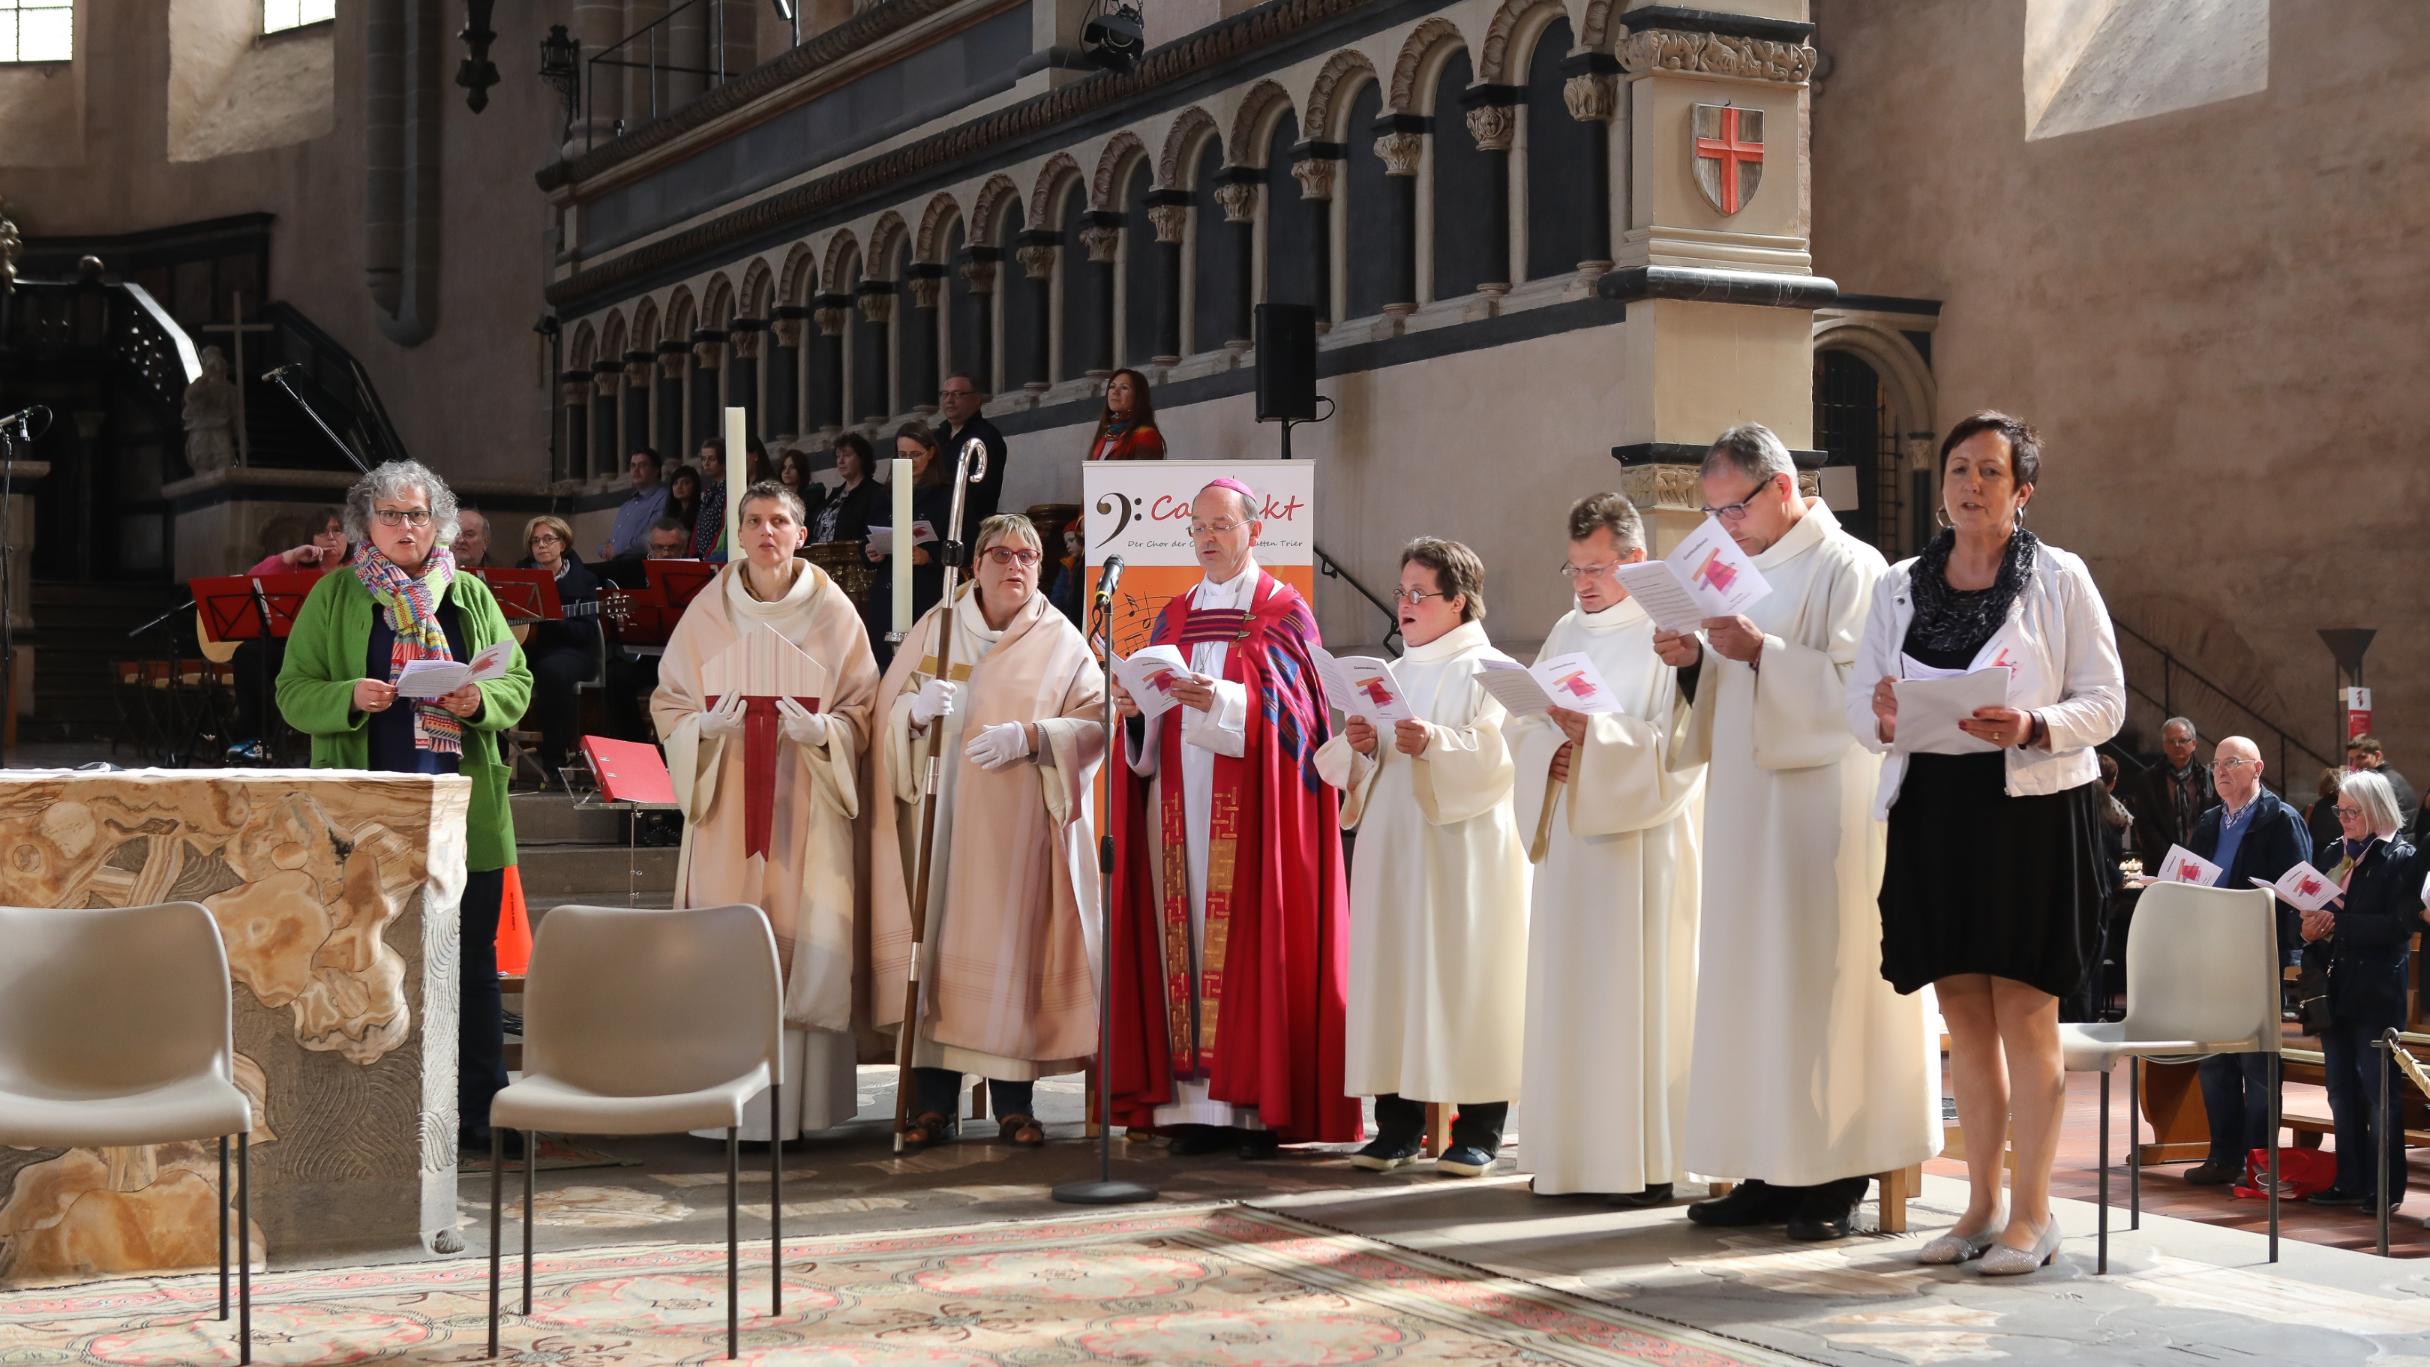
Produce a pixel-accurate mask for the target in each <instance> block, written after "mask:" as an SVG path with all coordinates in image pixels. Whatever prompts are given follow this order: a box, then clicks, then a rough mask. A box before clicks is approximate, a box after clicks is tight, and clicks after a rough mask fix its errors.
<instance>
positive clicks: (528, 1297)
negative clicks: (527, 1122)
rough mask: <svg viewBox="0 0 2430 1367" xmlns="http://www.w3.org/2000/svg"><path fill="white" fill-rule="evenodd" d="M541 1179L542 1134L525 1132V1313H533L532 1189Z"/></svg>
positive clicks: (533, 1131) (534, 1131) (532, 1131)
mask: <svg viewBox="0 0 2430 1367" xmlns="http://www.w3.org/2000/svg"><path fill="white" fill-rule="evenodd" d="M539 1177H540V1132H539V1131H538V1130H525V1131H524V1132H523V1313H524V1314H525V1315H529V1314H531V1313H532V1187H533V1186H535V1185H536V1184H537V1183H538V1181H539Z"/></svg>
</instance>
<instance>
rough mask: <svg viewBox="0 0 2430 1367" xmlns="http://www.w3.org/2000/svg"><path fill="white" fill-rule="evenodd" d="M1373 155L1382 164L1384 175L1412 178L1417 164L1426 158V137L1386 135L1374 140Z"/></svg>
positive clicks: (1420, 134)
mask: <svg viewBox="0 0 2430 1367" xmlns="http://www.w3.org/2000/svg"><path fill="white" fill-rule="evenodd" d="M1375 155H1376V158H1377V160H1379V161H1381V162H1383V163H1384V174H1385V175H1388V176H1414V175H1416V174H1417V173H1418V163H1419V162H1420V161H1423V160H1424V159H1425V157H1426V135H1425V134H1423V133H1386V134H1384V135H1383V136H1382V137H1380V138H1377V139H1376V140H1375Z"/></svg>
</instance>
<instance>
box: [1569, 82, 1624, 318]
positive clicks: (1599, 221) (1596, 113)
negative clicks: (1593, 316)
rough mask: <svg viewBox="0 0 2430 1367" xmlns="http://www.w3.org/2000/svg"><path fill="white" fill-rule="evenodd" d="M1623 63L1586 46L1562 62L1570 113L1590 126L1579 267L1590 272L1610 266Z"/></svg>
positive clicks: (1597, 272)
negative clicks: (1614, 148) (1614, 138)
mask: <svg viewBox="0 0 2430 1367" xmlns="http://www.w3.org/2000/svg"><path fill="white" fill-rule="evenodd" d="M1619 67H1620V64H1619V63H1618V62H1617V61H1615V60H1613V59H1612V57H1611V56H1610V55H1609V54H1607V53H1601V52H1586V53H1580V54H1578V55H1577V56H1575V57H1572V58H1570V59H1569V60H1567V61H1566V62H1563V63H1562V65H1561V69H1562V71H1563V72H1564V73H1566V74H1567V75H1568V77H1569V79H1568V80H1567V81H1566V82H1565V83H1564V84H1563V85H1562V87H1561V99H1562V102H1563V103H1565V104H1567V105H1568V106H1569V116H1570V117H1571V118H1573V119H1576V120H1577V121H1578V122H1579V123H1580V124H1582V125H1584V126H1585V128H1586V145H1587V156H1586V165H1585V166H1583V167H1580V168H1579V172H1580V174H1582V175H1583V176H1585V178H1586V194H1585V195H1584V196H1583V198H1584V200H1585V202H1586V203H1587V204H1588V205H1589V206H1590V210H1589V212H1588V213H1587V214H1586V215H1585V216H1584V217H1583V218H1581V219H1580V220H1579V222H1578V273H1579V274H1580V275H1581V276H1584V277H1587V278H1592V277H1594V276H1598V275H1601V274H1603V273H1604V272H1605V271H1608V270H1610V269H1611V268H1612V208H1611V206H1612V143H1611V136H1612V120H1613V118H1614V117H1615V116H1616V115H1617V114H1618V112H1619V107H1620V97H1619V92H1620V78H1619V76H1618V75H1616V74H1615V73H1617V72H1618V70H1619Z"/></svg>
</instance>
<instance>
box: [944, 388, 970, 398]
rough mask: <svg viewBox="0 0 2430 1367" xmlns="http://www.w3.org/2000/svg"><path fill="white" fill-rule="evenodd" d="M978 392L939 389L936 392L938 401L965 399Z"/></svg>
mask: <svg viewBox="0 0 2430 1367" xmlns="http://www.w3.org/2000/svg"><path fill="white" fill-rule="evenodd" d="M978 392H979V391H977V390H975V389H940V390H938V391H937V397H938V398H940V399H967V398H969V397H970V396H971V395H973V394H976V393H978Z"/></svg>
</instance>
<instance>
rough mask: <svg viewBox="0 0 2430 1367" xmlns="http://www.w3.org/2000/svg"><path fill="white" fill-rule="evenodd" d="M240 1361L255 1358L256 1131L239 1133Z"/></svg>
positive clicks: (237, 1221) (237, 1275)
mask: <svg viewBox="0 0 2430 1367" xmlns="http://www.w3.org/2000/svg"><path fill="white" fill-rule="evenodd" d="M236 1237H237V1238H238V1239H239V1240H240V1241H241V1245H240V1246H239V1247H238V1249H237V1251H236V1360H237V1362H239V1363H240V1364H242V1363H251V1362H252V1361H253V1132H252V1131H251V1130H245V1131H243V1132H241V1133H239V1134H238V1135H237V1136H236Z"/></svg>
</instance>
